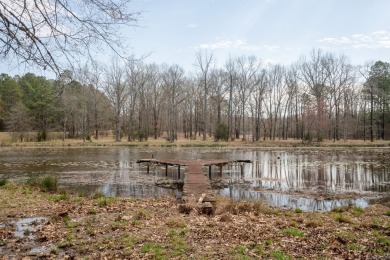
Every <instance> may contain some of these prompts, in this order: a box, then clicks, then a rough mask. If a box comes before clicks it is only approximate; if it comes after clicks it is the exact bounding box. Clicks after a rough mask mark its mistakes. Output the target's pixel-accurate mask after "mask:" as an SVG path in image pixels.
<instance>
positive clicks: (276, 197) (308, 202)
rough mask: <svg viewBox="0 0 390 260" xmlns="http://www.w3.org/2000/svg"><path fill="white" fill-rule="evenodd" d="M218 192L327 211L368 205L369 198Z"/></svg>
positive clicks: (241, 198) (310, 209) (272, 203)
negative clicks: (331, 198)
mask: <svg viewBox="0 0 390 260" xmlns="http://www.w3.org/2000/svg"><path fill="white" fill-rule="evenodd" d="M218 194H220V195H223V196H229V197H231V198H233V199H236V200H243V199H245V200H254V201H256V200H260V201H266V202H267V203H269V204H271V205H273V206H276V207H281V208H290V209H297V208H299V209H302V210H304V211H329V210H332V209H333V208H335V207H344V206H349V205H356V206H359V207H362V208H365V207H367V206H368V204H369V202H370V200H369V199H366V198H358V199H338V200H324V199H316V198H306V197H298V196H294V195H289V194H283V193H275V192H270V191H253V190H244V189H239V188H234V187H229V188H225V189H222V190H219V191H218Z"/></svg>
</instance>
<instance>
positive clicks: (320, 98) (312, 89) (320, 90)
mask: <svg viewBox="0 0 390 260" xmlns="http://www.w3.org/2000/svg"><path fill="white" fill-rule="evenodd" d="M324 61H325V60H324V54H323V53H322V51H321V50H320V49H318V50H313V51H312V52H311V55H310V57H309V59H306V57H302V59H301V61H300V78H301V80H302V81H303V82H304V83H305V84H306V86H307V88H308V90H309V94H310V95H312V96H313V97H314V98H315V102H316V106H317V124H316V132H317V140H320V139H321V138H323V137H324V136H323V135H324V120H325V119H324V102H325V96H324V95H325V91H326V83H327V80H328V72H327V71H326V69H325V63H324Z"/></svg>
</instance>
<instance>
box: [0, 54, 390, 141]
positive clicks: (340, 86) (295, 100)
mask: <svg viewBox="0 0 390 260" xmlns="http://www.w3.org/2000/svg"><path fill="white" fill-rule="evenodd" d="M195 63H196V66H195V67H194V68H195V70H194V72H192V73H186V72H185V71H184V69H183V68H182V67H180V66H179V65H171V66H169V65H165V64H163V65H156V64H146V63H145V62H143V61H142V60H137V59H133V60H131V61H130V62H128V63H126V64H125V65H122V64H121V63H120V62H118V61H113V62H112V64H111V65H110V66H107V67H103V66H100V65H97V64H88V65H85V67H83V68H82V69H79V70H78V71H74V72H70V71H65V72H63V73H62V74H61V76H60V77H59V78H58V79H56V80H50V79H46V78H45V77H42V76H37V75H34V74H32V73H27V74H25V75H23V76H15V77H11V76H8V75H7V74H1V75H0V131H8V132H12V133H13V136H14V141H45V140H47V139H48V136H49V135H48V134H49V133H50V132H56V133H60V135H59V136H60V137H61V138H63V139H64V140H65V139H68V138H82V139H84V140H92V139H99V137H100V135H101V134H102V133H106V132H108V131H113V133H114V136H115V140H116V141H120V140H123V139H124V138H126V140H129V141H133V140H140V141H142V140H147V139H148V138H158V137H161V136H164V137H166V139H167V140H168V141H170V142H174V141H175V139H176V138H177V134H178V133H182V134H184V137H185V138H189V139H203V140H205V139H206V137H207V136H214V138H215V139H216V140H228V139H230V140H233V139H242V140H245V141H260V140H266V139H268V140H276V139H288V138H293V139H302V140H307V141H318V142H320V141H322V140H325V139H329V140H350V139H361V140H369V141H374V140H377V139H381V140H390V110H389V103H390V64H389V63H387V62H382V61H376V62H370V63H366V64H364V65H361V66H352V65H351V64H350V61H349V59H348V58H347V57H346V56H344V55H335V54H333V53H326V52H323V51H321V50H313V51H312V52H311V53H310V54H309V55H307V56H302V57H301V58H300V59H299V60H298V61H297V62H296V63H294V64H293V65H291V66H288V67H286V66H282V65H267V64H263V63H262V62H261V60H260V59H258V58H256V57H254V56H241V57H237V58H230V59H229V60H228V61H227V62H226V63H225V65H224V66H223V67H220V68H216V67H215V65H214V57H213V55H212V54H210V53H207V52H198V53H197V54H196V57H195Z"/></svg>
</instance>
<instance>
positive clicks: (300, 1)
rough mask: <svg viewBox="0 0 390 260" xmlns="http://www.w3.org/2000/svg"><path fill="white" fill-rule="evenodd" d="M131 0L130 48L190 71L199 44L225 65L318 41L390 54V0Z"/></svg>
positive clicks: (361, 53)
mask: <svg viewBox="0 0 390 260" xmlns="http://www.w3.org/2000/svg"><path fill="white" fill-rule="evenodd" d="M131 6H132V8H133V10H134V11H142V12H143V13H142V18H141V20H140V21H139V26H138V27H136V28H126V29H123V35H124V36H125V37H127V38H128V40H129V46H132V48H131V49H130V50H128V52H129V53H135V54H136V55H142V54H148V53H150V56H149V57H148V58H147V59H146V62H156V63H167V64H179V65H181V66H183V67H184V69H185V70H186V71H194V70H195V67H194V66H193V64H194V63H195V53H196V51H197V50H208V51H210V52H213V54H214V57H215V59H216V64H217V66H222V65H223V64H224V62H225V60H226V58H227V57H229V55H230V56H232V57H235V56H240V55H255V56H257V57H258V58H260V59H262V60H263V61H265V62H271V63H280V64H284V65H289V64H291V63H292V62H295V61H297V60H298V58H299V57H300V56H301V55H308V54H309V52H310V51H311V50H312V49H313V48H321V49H323V50H325V51H330V52H334V53H336V54H345V55H347V56H348V57H349V58H350V60H351V62H352V63H353V64H356V65H357V64H363V63H364V62H365V61H369V60H382V61H387V62H390V0H133V1H132V4H131ZM104 59H107V57H105V58H104ZM108 63H109V62H108ZM3 68H4V66H1V65H0V69H1V70H2V71H4V69H3ZM6 72H7V71H6ZM10 74H14V73H10Z"/></svg>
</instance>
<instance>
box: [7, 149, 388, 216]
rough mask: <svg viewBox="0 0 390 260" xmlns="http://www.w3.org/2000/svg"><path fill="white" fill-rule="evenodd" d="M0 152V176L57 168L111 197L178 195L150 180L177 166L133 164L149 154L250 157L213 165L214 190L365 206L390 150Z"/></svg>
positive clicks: (68, 181)
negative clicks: (237, 162)
mask: <svg viewBox="0 0 390 260" xmlns="http://www.w3.org/2000/svg"><path fill="white" fill-rule="evenodd" d="M0 153H1V154H0V178H7V179H9V180H10V181H25V180H27V179H28V178H31V177H36V176H43V175H46V174H55V175H56V176H57V177H58V179H59V183H60V186H62V187H65V188H66V189H70V190H75V191H78V192H82V193H85V194H93V193H96V192H101V193H103V194H105V195H106V196H112V197H164V196H180V190H175V189H167V188H162V187H157V186H156V185H155V183H156V181H157V180H161V179H177V178H178V173H177V168H173V167H172V168H170V169H169V171H168V176H165V168H162V167H159V166H155V167H151V168H150V172H149V174H147V172H146V167H144V166H140V165H138V164H137V163H136V161H137V160H138V159H144V158H152V157H154V158H159V159H232V160H234V159H249V160H252V161H253V163H252V164H245V165H244V168H243V169H244V171H243V173H241V170H240V169H241V168H240V165H229V166H225V167H224V168H223V173H222V176H219V169H217V168H216V169H213V173H212V180H215V181H217V180H218V182H221V183H222V184H223V185H219V186H217V187H216V188H215V192H216V193H218V194H221V195H224V196H229V197H231V198H233V199H247V200H263V201H266V202H267V203H269V204H271V205H274V206H278V207H288V208H300V209H303V210H306V211H313V210H331V209H332V208H334V207H337V206H345V205H349V204H354V205H357V206H360V207H366V206H367V205H369V203H370V201H371V200H372V199H373V198H377V197H380V196H382V197H383V196H388V193H389V191H390V150H389V149H313V148H311V149H301V148H300V149H292V148H288V149H275V148H273V149H224V148H218V149H204V148H201V149H200V148H169V149H168V148H165V149H164V148H156V149H155V150H152V149H148V148H125V147H112V148H1V150H0ZM185 170H186V169H185V168H184V169H183V168H182V172H184V171H185ZM204 170H205V172H206V171H207V169H206V168H205V169H204ZM180 177H181V178H183V174H181V175H180Z"/></svg>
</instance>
